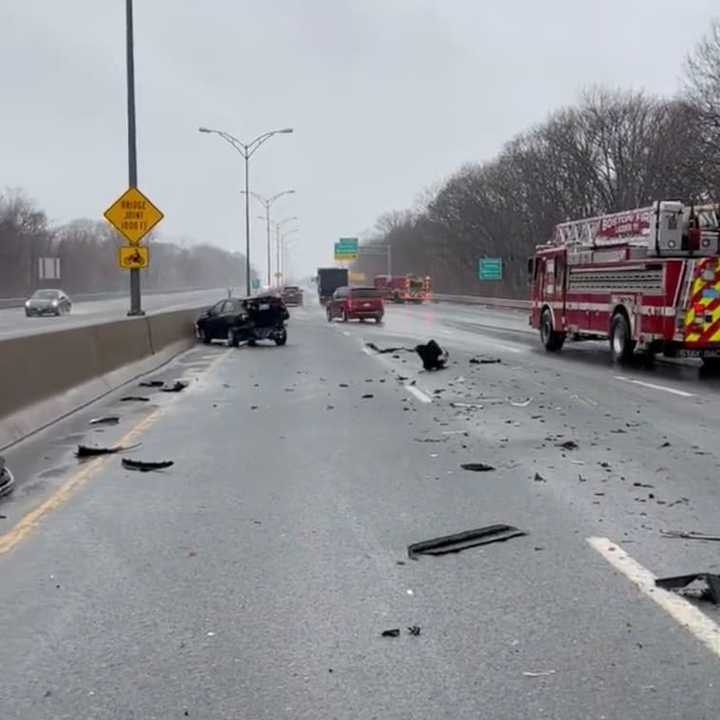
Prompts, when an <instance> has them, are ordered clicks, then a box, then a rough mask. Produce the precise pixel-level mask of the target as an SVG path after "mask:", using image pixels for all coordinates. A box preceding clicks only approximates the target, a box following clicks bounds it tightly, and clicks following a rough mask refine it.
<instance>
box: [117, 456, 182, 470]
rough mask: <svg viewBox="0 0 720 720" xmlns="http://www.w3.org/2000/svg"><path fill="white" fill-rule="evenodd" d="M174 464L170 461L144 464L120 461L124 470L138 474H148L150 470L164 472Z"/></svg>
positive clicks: (136, 461)
mask: <svg viewBox="0 0 720 720" xmlns="http://www.w3.org/2000/svg"><path fill="white" fill-rule="evenodd" d="M174 464H175V463H174V462H173V461H172V460H161V461H160V462H145V461H144V460H130V459H129V458H123V459H122V465H123V467H124V468H125V469H126V470H137V471H139V472H150V471H151V470H164V469H165V468H169V467H172V466H173V465H174Z"/></svg>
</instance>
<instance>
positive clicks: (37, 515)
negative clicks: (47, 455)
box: [0, 352, 228, 555]
mask: <svg viewBox="0 0 720 720" xmlns="http://www.w3.org/2000/svg"><path fill="white" fill-rule="evenodd" d="M227 355H228V353H227V352H225V353H223V354H222V355H220V356H219V357H217V358H216V359H215V360H213V361H212V362H211V363H210V365H208V367H207V369H206V370H205V373H209V372H210V371H212V370H214V369H215V368H216V367H217V365H219V364H220V362H221V361H222V360H224V359H225V358H226V357H227ZM175 399H176V400H177V398H175ZM166 407H167V406H166ZM165 409H166V408H165V407H159V408H156V409H155V410H153V412H152V413H150V415H148V416H147V417H145V418H143V419H142V420H141V421H140V422H139V423H138V424H137V425H135V426H134V427H133V428H131V429H130V430H129V431H128V432H127V433H126V434H125V435H123V437H122V438H120V440H119V441H118V443H117V444H118V445H132V444H133V443H135V442H137V440H138V439H139V438H140V436H141V435H142V434H143V433H144V432H145V431H146V430H147V429H148V428H149V427H150V426H151V425H153V424H154V423H155V421H156V420H157V419H158V418H159V417H160V415H161V414H162V413H163V411H164V410H165ZM111 457H112V455H103V456H101V457H98V458H95V459H94V460H90V461H89V462H88V463H87V464H86V465H85V466H84V467H83V468H82V470H80V471H79V472H77V473H76V474H75V475H73V476H72V477H71V478H69V479H68V480H66V481H65V482H64V483H63V484H62V485H61V486H60V487H59V488H58V489H57V490H56V491H55V492H54V493H53V494H52V495H51V496H50V497H49V498H48V499H47V500H45V501H44V502H43V503H42V504H41V505H39V506H38V507H36V508H35V509H34V510H31V511H30V512H28V513H27V514H25V515H24V516H23V518H22V519H21V520H20V521H19V522H18V523H17V525H15V526H14V527H13V528H11V529H10V530H8V531H7V532H6V533H3V534H2V535H0V555H4V554H6V553H9V552H10V551H11V550H13V549H14V548H15V547H16V545H17V544H18V543H19V542H20V541H21V540H22V539H23V538H24V537H26V536H27V535H28V534H29V533H30V532H31V531H32V530H33V528H36V527H37V526H38V525H39V524H40V522H41V521H42V520H43V518H44V517H45V516H46V515H48V514H49V513H50V512H52V511H53V510H56V509H57V508H59V507H60V506H61V505H63V504H64V503H65V502H66V501H67V500H68V499H69V498H70V497H72V495H73V494H74V493H75V492H77V491H78V490H79V489H80V488H81V487H82V486H83V485H85V483H87V481H88V480H89V479H90V478H91V477H92V476H93V475H94V474H95V473H96V472H97V471H99V470H100V469H102V468H103V467H104V466H105V465H106V464H107V462H108V461H109V460H110V459H111Z"/></svg>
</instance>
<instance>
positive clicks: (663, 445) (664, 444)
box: [658, 440, 672, 448]
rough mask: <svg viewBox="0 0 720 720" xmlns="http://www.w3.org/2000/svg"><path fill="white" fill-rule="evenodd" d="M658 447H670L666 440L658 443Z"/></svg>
mask: <svg viewBox="0 0 720 720" xmlns="http://www.w3.org/2000/svg"><path fill="white" fill-rule="evenodd" d="M658 447H661V448H666V447H672V446H671V445H670V443H669V442H668V441H667V440H666V441H665V442H664V443H663V444H662V445H659V446H658Z"/></svg>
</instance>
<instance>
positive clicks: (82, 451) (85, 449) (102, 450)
mask: <svg viewBox="0 0 720 720" xmlns="http://www.w3.org/2000/svg"><path fill="white" fill-rule="evenodd" d="M140 445H141V443H136V444H135V445H127V446H123V445H115V446H113V447H91V446H90V445H78V449H77V451H76V452H75V457H79V458H86V457H95V456H97V455H114V454H115V453H119V452H126V451H127V450H134V449H135V448H139V447H140Z"/></svg>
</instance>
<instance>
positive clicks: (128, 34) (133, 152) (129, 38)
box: [125, 0, 145, 316]
mask: <svg viewBox="0 0 720 720" xmlns="http://www.w3.org/2000/svg"><path fill="white" fill-rule="evenodd" d="M125 56H126V58H125V59H126V64H127V115H128V185H129V186H130V187H131V188H135V187H137V182H138V180H137V141H136V138H137V135H136V130H135V42H134V37H133V0H125ZM144 314H145V313H144V312H143V311H142V300H141V295H140V270H137V269H134V270H130V311H129V312H128V315H129V316H133V315H144Z"/></svg>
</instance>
